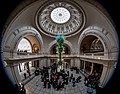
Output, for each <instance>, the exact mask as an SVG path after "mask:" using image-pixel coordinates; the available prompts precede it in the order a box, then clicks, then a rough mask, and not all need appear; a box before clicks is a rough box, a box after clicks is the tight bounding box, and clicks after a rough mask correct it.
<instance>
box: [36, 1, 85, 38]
mask: <svg viewBox="0 0 120 94" xmlns="http://www.w3.org/2000/svg"><path fill="white" fill-rule="evenodd" d="M35 19H36V25H37V27H38V29H40V31H41V32H42V33H44V34H46V35H48V36H53V37H54V36H56V35H58V34H62V35H65V36H69V35H70V36H71V34H73V35H74V34H75V33H78V32H80V31H81V30H82V29H83V27H84V26H85V23H86V18H85V14H84V11H83V10H82V9H81V7H80V6H77V5H76V4H74V3H73V5H72V3H71V4H69V3H66V2H53V3H52V2H51V4H49V3H47V2H46V3H45V5H43V6H41V7H40V8H39V10H38V12H37V14H36V18H35Z"/></svg>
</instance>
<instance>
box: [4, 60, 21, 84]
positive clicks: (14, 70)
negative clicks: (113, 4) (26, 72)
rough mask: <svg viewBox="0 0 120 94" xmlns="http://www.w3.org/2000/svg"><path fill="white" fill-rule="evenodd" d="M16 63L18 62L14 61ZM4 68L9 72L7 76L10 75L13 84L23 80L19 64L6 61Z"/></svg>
mask: <svg viewBox="0 0 120 94" xmlns="http://www.w3.org/2000/svg"><path fill="white" fill-rule="evenodd" d="M14 63H16V62H14ZM4 69H5V71H6V73H7V76H8V77H9V79H10V81H11V82H12V83H13V85H15V84H18V83H20V82H22V81H21V78H20V74H19V71H18V64H13V63H12V62H10V63H9V64H7V62H6V66H4Z"/></svg>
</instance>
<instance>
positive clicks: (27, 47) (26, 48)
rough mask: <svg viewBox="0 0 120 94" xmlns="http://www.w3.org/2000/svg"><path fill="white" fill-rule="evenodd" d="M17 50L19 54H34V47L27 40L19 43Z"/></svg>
mask: <svg viewBox="0 0 120 94" xmlns="http://www.w3.org/2000/svg"><path fill="white" fill-rule="evenodd" d="M17 50H18V51H19V52H32V47H31V44H30V42H29V41H28V40H27V39H25V38H23V39H21V41H20V42H19V44H18V48H17Z"/></svg>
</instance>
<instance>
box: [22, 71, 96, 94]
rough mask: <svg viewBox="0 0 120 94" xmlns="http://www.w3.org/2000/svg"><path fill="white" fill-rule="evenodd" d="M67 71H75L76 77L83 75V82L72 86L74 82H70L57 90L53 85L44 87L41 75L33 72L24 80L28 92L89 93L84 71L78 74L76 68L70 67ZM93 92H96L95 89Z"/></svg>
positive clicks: (38, 93)
mask: <svg viewBox="0 0 120 94" xmlns="http://www.w3.org/2000/svg"><path fill="white" fill-rule="evenodd" d="M67 71H69V72H70V74H71V73H73V75H74V77H75V78H77V77H78V76H81V77H82V79H81V82H79V83H76V86H75V87H73V86H72V82H69V83H68V85H66V86H65V88H64V89H62V90H55V89H54V88H53V87H51V88H50V89H49V88H44V87H43V82H41V75H38V76H35V75H34V74H32V75H31V76H30V77H28V78H27V79H25V80H23V83H24V85H25V88H26V94H88V93H87V87H86V86H85V85H84V75H83V74H82V73H79V74H76V71H75V70H74V71H71V70H70V69H67ZM92 94H96V91H95V89H94V92H93V93H92Z"/></svg>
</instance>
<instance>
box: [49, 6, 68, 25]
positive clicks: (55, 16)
mask: <svg viewBox="0 0 120 94" xmlns="http://www.w3.org/2000/svg"><path fill="white" fill-rule="evenodd" d="M51 19H52V20H53V21H54V22H56V23H59V24H63V23H66V22H67V21H68V20H69V19H70V12H69V11H68V10H67V9H66V8H63V7H58V8H55V9H53V11H52V12H51Z"/></svg>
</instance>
